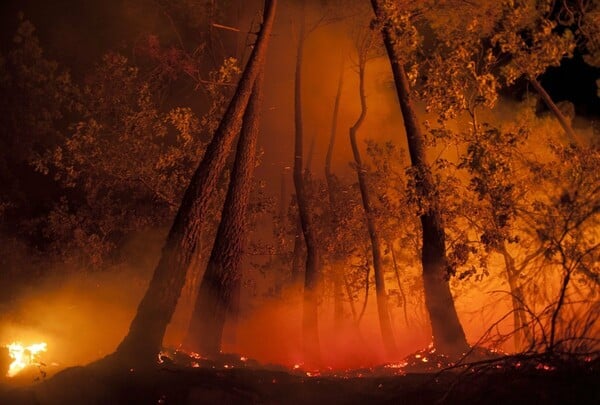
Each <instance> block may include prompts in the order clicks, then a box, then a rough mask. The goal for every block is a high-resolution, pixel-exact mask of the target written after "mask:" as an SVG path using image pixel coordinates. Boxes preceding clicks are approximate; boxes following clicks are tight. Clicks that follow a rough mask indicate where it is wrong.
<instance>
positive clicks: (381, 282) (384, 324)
mask: <svg viewBox="0 0 600 405" xmlns="http://www.w3.org/2000/svg"><path fill="white" fill-rule="evenodd" d="M358 52H359V55H358V76H359V96H360V108H361V110H360V116H359V117H358V119H357V120H356V122H355V123H354V125H353V126H352V127H350V145H351V146H352V154H353V155H354V162H355V163H356V174H357V177H358V187H359V189H360V196H361V199H362V204H363V209H364V211H365V216H366V220H367V229H368V231H369V239H370V240H371V252H372V255H373V272H374V276H375V295H376V297H377V313H378V315H379V327H380V328H381V337H382V339H383V345H384V347H385V350H386V352H387V353H388V355H395V354H397V351H398V349H397V347H396V342H395V341H394V332H393V330H392V324H391V321H390V312H389V308H388V301H387V293H386V291H385V279H384V276H383V272H384V267H383V259H382V256H381V248H382V246H381V237H380V236H379V233H378V232H377V226H376V225H375V218H374V215H375V213H374V210H373V203H372V202H371V196H370V194H369V186H368V185H367V179H366V169H365V167H364V165H363V162H362V158H361V156H360V150H359V149H358V143H357V142H356V133H357V132H358V130H359V128H360V127H361V125H362V123H363V121H364V120H365V117H366V116H367V96H366V94H365V67H366V62H367V54H366V53H367V49H359V51H358Z"/></svg>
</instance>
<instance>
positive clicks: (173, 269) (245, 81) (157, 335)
mask: <svg viewBox="0 0 600 405" xmlns="http://www.w3.org/2000/svg"><path fill="white" fill-rule="evenodd" d="M276 4H277V0H265V6H264V10H265V12H264V21H263V25H262V27H261V30H260V32H259V34H258V37H257V41H256V44H255V46H254V49H253V50H252V54H251V56H250V59H249V61H248V64H247V65H246V68H245V69H244V72H243V74H242V77H241V78H240V82H239V83H238V86H237V89H236V92H235V94H234V96H233V98H232V100H231V102H230V104H229V106H228V107H227V111H226V112H225V115H224V116H223V118H222V120H221V123H220V124H219V127H218V128H217V130H216V131H215V134H214V136H213V139H212V141H211V142H210V144H209V145H208V147H207V149H206V152H205V154H204V158H203V159H202V162H201V163H200V165H199V166H198V168H197V169H196V171H195V172H194V175H193V176H192V179H191V181H190V184H189V186H188V188H187V190H186V191H185V194H184V196H183V199H182V202H181V206H180V207H179V210H178V212H177V215H176V216H175V220H174V221H173V225H172V226H171V229H170V231H169V234H168V236H167V240H166V242H165V245H164V247H163V250H162V253H161V257H160V259H159V262H158V264H157V266H156V268H155V270H154V274H153V276H152V279H151V281H150V285H149V286H148V289H147V291H146V293H145V295H144V297H143V298H142V301H141V302H140V304H139V306H138V309H137V313H136V315H135V317H134V319H133V321H132V322H131V325H130V327H129V332H128V334H127V335H126V336H125V338H124V339H123V341H122V342H121V344H120V345H119V347H118V348H117V351H116V355H117V356H119V357H121V358H122V359H125V360H126V361H133V362H137V363H148V362H153V361H154V360H155V359H156V355H157V353H158V352H159V351H160V348H161V344H162V339H163V337H164V334H165V330H166V327H167V324H168V323H169V322H170V320H171V317H172V315H173V312H174V311H175V307H176V305H177V301H178V299H179V296H180V294H181V289H182V287H183V284H184V282H185V277H186V272H187V270H188V268H189V266H190V263H191V261H192V258H193V256H194V253H195V251H196V247H197V244H198V238H199V235H200V230H201V228H202V225H203V223H204V220H205V212H206V211H207V209H208V205H209V202H210V199H211V197H212V195H213V193H214V190H215V188H216V183H217V179H218V177H219V175H220V174H221V172H222V170H223V168H224V167H225V164H226V160H227V156H228V153H229V151H230V149H231V145H232V143H233V140H234V139H235V136H236V134H237V133H238V132H239V129H240V127H241V122H242V115H243V113H244V111H245V109H246V106H247V104H248V100H249V98H250V94H251V92H252V87H253V85H254V82H255V81H256V77H257V76H258V74H259V70H260V69H261V67H262V65H263V61H264V59H265V55H266V52H267V47H268V43H269V39H270V34H271V31H272V27H273V20H274V17H275V8H276Z"/></svg>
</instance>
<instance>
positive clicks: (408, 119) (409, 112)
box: [371, 0, 469, 355]
mask: <svg viewBox="0 0 600 405" xmlns="http://www.w3.org/2000/svg"><path fill="white" fill-rule="evenodd" d="M387 3H389V2H388V1H385V0H371V6H372V7H373V11H374V13H375V15H376V17H377V19H378V20H380V21H381V22H383V24H381V34H382V37H383V42H384V45H385V49H386V51H387V54H388V58H389V60H390V64H391V67H392V74H393V76H394V83H395V86H396V93H397V95H398V101H399V102H400V108H401V111H402V117H403V119H404V128H405V130H406V137H407V141H408V149H409V154H410V160H411V165H412V168H413V170H414V175H415V181H416V188H417V192H418V193H419V194H420V195H421V196H423V198H424V199H425V201H427V206H426V207H424V208H425V209H424V212H423V213H422V214H421V215H420V220H421V226H422V229H423V246H422V252H421V261H422V265H423V284H424V289H425V305H426V307H427V312H428V314H429V318H430V321H431V328H432V333H433V343H434V345H435V347H436V348H437V350H438V351H440V352H442V353H445V354H450V355H457V354H460V353H463V352H464V351H466V350H467V349H468V347H469V346H468V344H467V340H466V337H465V333H464V330H463V328H462V325H461V323H460V320H459V319H458V314H457V313H456V308H455V306H454V299H453V297H452V293H451V292H450V286H449V284H448V274H449V272H448V260H447V257H446V235H445V231H444V227H443V224H442V217H441V213H440V206H439V201H438V199H437V197H436V193H435V185H434V182H433V178H432V175H431V172H430V171H429V169H428V166H427V161H426V157H425V147H424V145H423V143H424V137H423V133H422V132H421V128H420V126H419V122H418V120H417V115H416V113H415V109H414V106H413V104H412V99H411V94H410V86H409V82H408V77H407V75H406V71H405V70H404V64H403V60H402V58H401V56H400V52H399V51H398V50H397V49H396V47H395V38H394V35H395V34H394V32H393V29H392V27H391V26H390V25H389V24H387V23H386V22H387V21H388V19H389V18H388V14H387V7H389V6H390V5H389V4H387Z"/></svg>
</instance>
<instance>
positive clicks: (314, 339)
mask: <svg viewBox="0 0 600 405" xmlns="http://www.w3.org/2000/svg"><path fill="white" fill-rule="evenodd" d="M301 19H302V21H301V24H300V32H299V35H298V50H297V54H296V71H295V78H294V124H295V139H294V187H295V189H296V199H297V202H298V211H299V214H300V225H301V227H302V234H303V236H304V243H305V245H306V269H305V272H304V305H303V314H302V342H303V346H304V347H303V350H304V357H305V362H306V363H307V364H314V365H318V364H320V362H321V354H320V343H319V326H318V313H317V310H318V301H317V291H316V290H317V282H318V272H319V257H318V252H317V246H316V243H317V242H316V238H315V231H314V229H313V226H314V225H313V222H312V218H311V214H310V207H309V203H308V197H307V195H306V189H305V179H306V175H305V173H304V170H303V156H304V152H303V141H304V137H303V126H302V124H303V123H302V62H303V52H304V41H305V39H306V32H305V23H304V15H302V17H301Z"/></svg>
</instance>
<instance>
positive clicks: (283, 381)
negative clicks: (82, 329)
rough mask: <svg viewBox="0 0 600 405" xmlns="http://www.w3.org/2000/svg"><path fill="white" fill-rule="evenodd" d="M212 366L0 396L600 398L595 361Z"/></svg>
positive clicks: (224, 400) (87, 379) (87, 376)
mask: <svg viewBox="0 0 600 405" xmlns="http://www.w3.org/2000/svg"><path fill="white" fill-rule="evenodd" d="M212 367H213V366H207V365H206V364H202V366H201V367H198V368H193V367H183V366H181V365H176V364H174V363H164V364H162V365H161V366H160V367H157V368H154V369H151V370H135V369H134V370H122V369H118V368H117V367H114V365H113V364H111V362H110V361H104V362H102V361H101V362H99V363H96V364H92V365H89V366H86V367H73V368H70V369H66V370H64V371H62V372H59V373H58V374H56V375H55V376H53V377H52V378H49V379H44V378H42V379H41V381H39V382H37V383H35V384H31V385H28V386H25V387H20V388H14V387H11V386H8V385H6V384H5V385H4V386H0V404H328V405H333V404H528V405H541V404H600V378H599V377H600V373H599V372H598V371H599V370H598V368H597V367H591V366H590V365H586V366H581V367H564V369H558V368H557V369H556V370H544V369H543V368H542V367H538V368H535V367H519V368H518V369H516V368H514V367H505V365H502V364H501V363H495V364H493V365H486V366H485V367H478V368H475V369H455V370H453V371H445V372H443V373H407V374H396V375H392V370H390V369H384V368H379V369H371V370H360V371H356V370H355V371H353V372H347V373H341V374H340V373H339V372H338V373H335V374H331V375H327V376H318V377H315V376H312V377H309V376H307V373H305V372H301V371H299V370H297V371H283V370H282V369H275V368H270V369H269V368H255V366H254V365H248V366H246V367H240V368H238V367H237V365H236V366H233V368H231V366H228V367H229V368H223V367H217V366H214V367H215V368H212ZM386 370H387V371H386ZM394 372H396V371H394ZM396 373H397V372H396Z"/></svg>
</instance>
